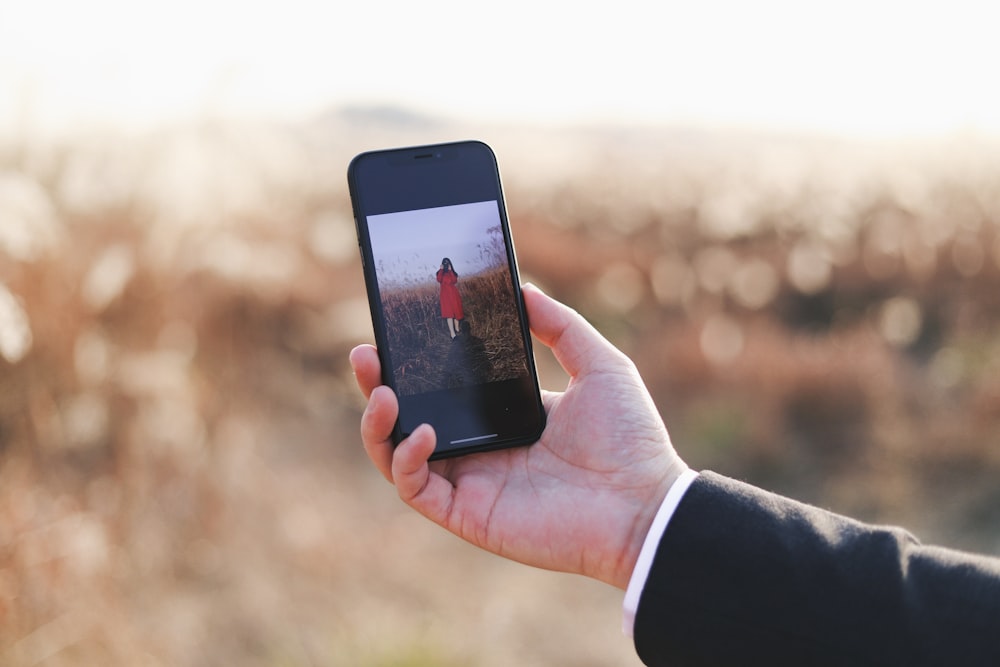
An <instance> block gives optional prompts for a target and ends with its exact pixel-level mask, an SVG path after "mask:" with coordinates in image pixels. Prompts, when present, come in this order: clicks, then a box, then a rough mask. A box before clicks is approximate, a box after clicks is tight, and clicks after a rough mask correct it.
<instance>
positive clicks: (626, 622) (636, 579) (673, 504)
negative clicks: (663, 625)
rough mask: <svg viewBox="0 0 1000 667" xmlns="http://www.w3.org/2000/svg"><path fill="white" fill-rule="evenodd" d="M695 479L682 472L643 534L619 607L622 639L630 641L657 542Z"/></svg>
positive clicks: (693, 474)
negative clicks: (647, 529) (622, 602)
mask: <svg viewBox="0 0 1000 667" xmlns="http://www.w3.org/2000/svg"><path fill="white" fill-rule="evenodd" d="M697 477H698V473H697V472H695V471H694V470H690V469H689V470H685V471H684V473H683V474H682V475H681V476H680V477H678V478H677V479H676V480H675V481H674V483H673V485H672V486H671V487H670V490H668V491H667V496H666V497H665V498H664V499H663V503H662V504H661V505H660V509H659V510H658V511H657V512H656V517H654V518H653V524H652V525H651V526H650V527H649V532H648V533H646V541H645V542H643V543H642V550H641V551H639V559H638V560H637V561H636V562H635V568H634V569H633V570H632V578H631V579H629V582H628V588H627V589H625V602H624V604H623V605H622V611H623V612H624V616H623V618H622V632H624V633H625V636H626V637H631V636H632V632H633V628H634V627H635V614H636V612H637V611H638V609H639V598H640V597H641V596H642V589H643V588H645V586H646V579H647V578H648V577H649V569H650V568H651V567H652V566H653V558H654V557H655V556H656V549H657V547H659V546H660V539H661V538H662V537H663V533H664V531H666V529H667V524H668V523H670V518H671V517H672V516H673V515H674V511H675V510H676V509H677V506H678V505H679V504H680V502H681V498H683V497H684V494H685V493H686V492H687V490H688V487H689V486H691V482H693V481H694V480H695V479H696V478H697Z"/></svg>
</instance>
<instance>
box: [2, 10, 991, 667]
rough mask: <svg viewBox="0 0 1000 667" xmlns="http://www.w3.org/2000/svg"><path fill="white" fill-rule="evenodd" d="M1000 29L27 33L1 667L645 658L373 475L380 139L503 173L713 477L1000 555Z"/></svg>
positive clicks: (613, 597)
mask: <svg viewBox="0 0 1000 667" xmlns="http://www.w3.org/2000/svg"><path fill="white" fill-rule="evenodd" d="M993 11H994V10H993V9H992V8H990V7H989V5H988V3H982V2H969V1H965V0H957V1H955V0H953V1H951V2H948V3H902V2H879V1H876V2H871V1H867V2H855V1H847V2H844V1H841V2H837V3H793V2H784V1H775V0H765V1H764V2H756V3H751V4H747V3H737V2H724V1H721V0H707V1H705V2H699V3H674V2H666V3H658V6H657V7H656V8H653V7H652V6H650V5H649V4H648V3H642V2H637V1H634V0H622V1H619V2H615V3H601V4H596V5H589V6H581V5H578V4H573V5H570V4H569V3H559V2H551V3H545V2H530V3H529V2H523V1H515V0H508V2H505V3H503V4H502V5H497V6H487V5H475V4H470V3H467V2H465V3H460V2H448V1H445V0H438V1H429V2H423V3H403V2H398V3H392V2H390V3H361V2H358V3H354V4H353V5H351V6H349V5H347V4H345V3H323V4H320V3H313V2H307V1H305V0H288V1H286V2H283V3H280V4H278V3H267V2H264V3H236V2H231V1H224V2H209V3H205V2H197V3H196V2H193V1H190V0H185V1H179V2H172V3H136V2H132V3H125V2H121V1H118V0H95V1H93V2H87V3H70V2H67V1H60V0H49V1H46V0H38V1H36V2H33V3H20V4H18V5H16V6H15V5H13V4H12V3H7V5H4V6H3V7H2V8H0V663H2V664H4V665H18V666H20V665H53V666H55V665H82V664H102V665H150V666H159V665H233V664H239V665H262V666H271V665H274V666H283V667H284V666H289V667H291V666H300V665H351V666H361V667H388V666H403V667H423V666H430V665H437V666H444V667H449V666H453V665H475V666H483V667H492V666H500V665H515V664H516V665H522V666H533V665H537V666H551V665H573V666H575V667H580V666H583V667H587V666H593V667H598V666H604V665H638V664H639V661H638V659H637V658H636V657H635V656H634V652H633V649H632V647H631V642H630V641H629V640H627V639H626V638H625V637H623V636H622V635H621V632H620V629H619V628H620V604H621V598H622V593H621V592H620V591H617V590H613V589H610V588H609V587H606V586H604V585H602V584H596V583H593V582H590V581H587V580H584V579H582V578H579V577H572V576H567V575H560V574H553V573H549V572H543V571H538V570H533V569H530V568H526V567H523V566H520V565H515V564H511V563H507V562H504V561H502V560H500V559H497V558H494V557H491V556H488V555H486V554H484V553H480V552H478V551H476V550H475V549H474V548H472V547H470V546H468V545H466V544H464V543H462V542H460V541H459V540H457V539H456V538H453V537H451V536H449V535H447V534H444V533H443V531H440V530H439V529H437V528H435V527H434V526H432V525H431V524H429V523H428V522H426V521H425V520H423V519H421V518H420V517H418V516H416V515H414V514H413V513H412V512H410V511H409V510H407V509H406V508H405V507H404V506H403V505H402V503H401V502H400V501H399V500H398V499H397V498H396V495H395V493H394V491H393V489H392V488H391V487H390V486H389V485H388V484H387V483H386V482H385V481H384V480H383V479H382V478H381V477H380V476H379V475H378V474H377V473H376V472H375V471H374V470H373V469H372V467H371V466H370V465H369V464H368V463H367V460H366V459H365V457H364V455H363V452H362V451H361V447H360V441H359V437H358V434H357V432H358V418H359V415H360V411H361V409H362V402H361V400H360V397H359V396H358V395H357V392H356V390H355V388H354V384H353V377H352V375H351V371H350V368H349V366H348V364H347V352H348V350H349V349H350V348H351V347H352V346H354V345H356V344H357V343H360V342H365V341H370V340H371V337H372V335H371V324H370V320H369V314H368V310H367V304H366V301H365V297H364V289H363V284H362V280H361V269H360V263H359V261H358V252H357V246H356V238H355V233H354V227H353V222H352V219H351V211H350V205H349V201H348V196H347V188H346V180H345V172H346V167H347V163H348V161H349V159H350V158H351V157H352V156H353V155H354V154H356V153H357V152H360V151H362V150H367V149H372V148H381V147H386V146H393V145H409V144H419V143H430V142H435V141H445V140H455V139H464V138H478V139H483V140H485V141H487V142H488V143H490V144H491V145H492V146H493V148H494V149H495V151H496V152H497V154H498V157H499V160H500V165H501V169H502V171H503V174H504V180H505V187H506V190H507V198H508V206H509V211H510V215H511V222H512V227H513V233H514V238H515V242H516V245H517V249H518V256H519V262H520V265H521V269H522V273H523V274H524V276H523V277H524V278H525V279H528V280H532V281H535V282H537V283H538V284H540V285H541V286H542V287H543V288H545V289H547V290H548V291H549V292H550V293H552V294H553V295H554V296H556V297H558V298H560V299H562V300H564V301H566V302H568V303H570V304H571V305H573V306H574V307H576V308H577V309H578V310H580V311H581V312H582V313H583V314H584V315H585V316H586V317H588V319H590V320H591V321H592V322H593V323H594V324H595V325H596V326H597V327H598V328H599V329H601V330H602V331H603V332H604V333H605V334H606V335H607V336H608V337H609V338H610V339H611V340H613V341H614V342H615V343H616V344H617V345H619V346H620V347H622V348H623V349H624V350H626V351H627V352H628V353H629V354H630V355H631V356H632V358H633V359H634V360H635V361H636V363H637V365H638V367H639V369H640V371H641V372H642V374H643V376H644V377H645V379H646V381H647V382H648V384H649V387H650V389H651V391H652V393H653V396H654V399H655V400H656V403H657V405H658V406H659V408H660V410H661V411H662V413H663V415H664V417H665V420H666V422H667V425H668V428H669V429H670V431H671V434H672V437H673V439H674V442H675V444H676V446H677V448H678V449H679V450H680V452H681V453H682V455H683V456H684V457H685V458H686V459H687V460H688V461H689V462H690V463H691V464H692V465H693V466H695V467H699V468H711V469H713V470H716V471H718V472H721V473H723V474H727V475H730V476H734V477H738V478H740V479H744V480H747V481H750V482H752V483H756V484H758V485H762V486H764V487H765V488H768V489H771V490H775V491H778V492H781V493H785V494H788V495H791V496H793V497H795V498H798V499H801V500H805V501H808V502H812V503H817V504H820V505H822V506H824V507H828V508H831V509H833V510H836V511H839V512H845V513H848V514H851V515H853V516H856V517H858V518H861V519H865V520H869V521H878V522H892V523H901V524H903V525H905V526H906V527H908V528H909V529H911V530H912V531H913V532H915V533H916V534H917V535H919V536H920V537H921V538H922V539H924V540H925V541H928V542H935V543H943V544H947V545H950V546H955V547H960V548H966V549H973V550H977V551H982V552H986V553H992V554H998V553H1000V486H998V484H997V479H998V474H1000V448H998V444H1000V436H998V427H1000V335H998V334H1000V290H998V287H997V286H998V284H1000V282H998V279H1000V229H998V226H1000V89H998V88H997V86H996V85H995V82H994V77H995V73H994V72H992V71H991V70H992V69H993V65H995V63H996V62H998V61H1000V46H998V42H997V40H996V39H995V35H993V26H995V25H996V18H998V17H996V16H993V15H992V12H993ZM537 356H538V364H539V366H540V369H541V373H542V377H543V384H544V385H545V386H546V387H547V388H551V389H557V388H560V386H564V385H563V384H562V383H564V382H565V377H564V376H563V375H562V374H561V372H560V371H559V369H558V367H557V366H556V364H555V363H554V361H553V360H552V358H551V356H550V355H549V353H548V352H547V350H537Z"/></svg>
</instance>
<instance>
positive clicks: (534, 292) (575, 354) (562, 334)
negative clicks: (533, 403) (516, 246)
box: [521, 283, 627, 377]
mask: <svg viewBox="0 0 1000 667" xmlns="http://www.w3.org/2000/svg"><path fill="white" fill-rule="evenodd" d="M521 291H522V293H523V294H524V305H525V307H526V308H527V310H528V323H529V324H530V326H531V333H533V334H534V335H535V338H537V339H538V340H539V341H541V342H542V344H544V345H545V346H546V347H549V348H551V349H552V353H553V354H554V355H555V357H556V359H557V360H558V361H559V364H560V365H561V366H562V367H563V369H564V370H565V371H566V372H567V373H569V375H570V377H576V376H578V375H586V374H587V373H589V372H592V371H596V370H602V369H609V368H611V367H613V366H614V367H620V365H621V363H622V361H627V360H626V359H625V355H624V354H623V353H622V352H620V351H619V350H618V348H616V347H615V346H614V345H612V344H611V343H610V342H608V340H607V339H606V338H605V337H604V336H602V335H601V334H600V332H598V331H597V329H595V328H594V327H593V326H591V324H590V323H589V322H588V321H587V320H586V319H584V317H583V316H582V315H580V313H578V312H576V311H575V310H573V309H572V308H570V307H569V306H567V305H565V304H563V303H560V302H559V301H556V300H555V299H553V298H552V297H550V296H548V295H547V294H545V293H544V292H542V290H540V289H539V288H538V287H536V286H535V285H533V284H531V283H525V284H524V285H523V286H522V290H521Z"/></svg>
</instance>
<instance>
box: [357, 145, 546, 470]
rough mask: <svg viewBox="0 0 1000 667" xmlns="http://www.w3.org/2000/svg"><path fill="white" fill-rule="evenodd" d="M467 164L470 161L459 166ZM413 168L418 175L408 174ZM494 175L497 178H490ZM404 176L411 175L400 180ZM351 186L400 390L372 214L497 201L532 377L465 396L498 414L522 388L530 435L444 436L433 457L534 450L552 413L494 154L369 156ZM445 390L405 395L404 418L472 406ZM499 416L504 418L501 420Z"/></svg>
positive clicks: (399, 431)
mask: <svg viewBox="0 0 1000 667" xmlns="http://www.w3.org/2000/svg"><path fill="white" fill-rule="evenodd" d="M473 158H475V160H482V161H483V163H482V164H475V160H473ZM461 160H464V162H456V161H461ZM470 160H473V164H474V165H475V168H474V169H473V168H472V166H469V167H468V168H466V169H463V168H462V166H463V165H466V164H468V163H469V161H470ZM408 169H414V170H415V171H413V172H407V171H406V170H408ZM432 169H439V170H440V171H441V172H442V173H444V174H447V179H443V178H440V177H439V178H432V176H431V174H430V170H432ZM366 170H367V171H372V170H374V173H370V174H366ZM416 170H421V171H419V172H418V171H416ZM483 170H486V171H483ZM487 172H488V174H489V177H488V178H483V177H484V175H485V174H486V173H487ZM390 173H391V174H395V177H390V176H387V174H390ZM403 174H406V175H408V176H411V177H410V178H398V177H399V176H400V175H403ZM417 174H419V176H417ZM445 180H447V182H445ZM376 183H377V184H376ZM348 184H349V190H350V194H351V202H352V209H353V214H354V220H355V226H356V231H357V236H358V244H359V247H360V251H361V259H362V266H363V270H364V275H365V286H366V291H367V295H368V303H369V308H370V311H371V317H372V324H373V328H374V333H375V339H376V346H377V348H378V350H379V357H380V361H381V362H382V382H383V383H384V384H386V385H388V386H389V387H392V388H393V389H394V390H395V389H396V386H395V378H393V376H392V368H393V365H392V360H391V350H389V346H388V343H387V340H388V337H387V333H386V330H385V322H384V318H383V314H382V309H383V306H382V299H381V295H380V292H379V287H378V277H377V275H376V271H375V260H374V255H373V249H372V246H371V240H370V236H369V233H368V216H371V215H378V214H383V213H395V212H401V211H413V210H419V209H431V208H436V207H439V206H451V205H456V204H465V203H474V202H478V201H486V200H495V201H496V203H497V207H498V209H499V211H498V212H499V216H500V222H501V229H502V232H503V241H504V248H505V251H506V255H507V265H508V268H509V271H510V279H511V281H512V285H511V286H512V291H513V297H514V302H515V308H516V311H517V317H518V321H519V331H520V336H521V340H522V341H523V346H524V351H525V356H526V359H525V363H526V366H527V369H528V376H527V377H526V378H523V379H519V380H517V381H508V382H511V383H513V384H511V385H510V386H506V387H505V386H501V385H503V383H490V384H488V385H480V386H479V388H470V389H468V390H465V391H464V392H463V393H465V394H468V396H467V397H466V398H467V399H468V401H472V402H474V401H479V402H480V405H479V407H480V409H482V410H490V409H492V406H489V407H487V406H486V404H487V403H489V402H491V401H492V398H491V392H493V395H492V396H493V397H495V396H504V397H508V396H511V395H514V392H515V391H517V392H520V393H517V394H516V395H517V396H518V397H530V398H528V400H527V401H519V403H518V407H519V408H521V407H523V408H525V409H530V410H531V411H532V413H531V414H530V415H528V416H527V418H526V419H525V420H524V423H525V428H524V429H523V432H520V431H521V429H519V430H518V432H517V433H514V434H511V435H508V434H503V435H499V434H500V431H498V435H497V438H496V439H493V440H488V441H483V442H474V443H472V444H469V445H466V446H463V445H457V446H456V445H449V446H442V442H441V439H440V438H439V442H438V447H437V448H436V449H435V452H434V454H433V455H432V457H431V458H432V459H437V458H444V457H450V456H459V455H463V454H468V453H472V452H477V451H488V450H494V449H500V448H506V447H514V446H519V445H526V444H530V443H533V442H535V441H537V440H538V438H539V437H541V434H542V431H543V430H544V428H545V410H544V406H543V404H542V401H541V394H540V390H539V383H538V374H537V370H536V368H535V364H534V354H533V350H532V345H531V335H530V331H529V328H528V320H527V313H526V311H525V307H524V300H523V296H522V294H521V290H520V277H519V273H518V269H517V257H516V253H515V251H514V244H513V238H512V234H511V230H510V224H509V219H508V216H507V204H506V201H505V197H504V192H503V187H502V183H501V178H500V169H499V165H498V163H497V160H496V155H495V153H494V152H493V150H492V149H491V148H490V147H489V146H488V145H487V144H485V143H484V142H482V141H477V140H469V141H457V142H449V143H443V144H428V145H420V146H408V147H401V148H389V149H380V150H374V151H366V152H364V153H361V154H359V155H357V156H356V157H355V158H354V159H353V160H351V163H350V165H349V167H348ZM442 392H444V393H442V395H441V396H434V394H435V393H437V392H430V393H427V394H422V395H420V394H418V395H417V397H401V401H400V403H401V405H400V410H401V413H402V412H403V411H409V410H423V411H424V414H425V415H427V414H430V415H433V414H434V412H433V410H432V407H433V406H432V405H431V404H432V403H434V402H435V401H438V400H441V401H445V403H447V402H448V401H451V402H452V403H451V405H453V406H464V403H463V400H465V399H464V398H463V397H462V396H459V395H458V394H456V393H454V392H452V391H451V390H442ZM504 392H508V393H504ZM420 397H423V398H420ZM424 399H426V401H427V405H422V404H421V403H420V401H421V400H424ZM501 402H502V401H501ZM497 409H499V408H497ZM508 412H509V410H508ZM491 416H492V417H494V418H497V419H502V417H500V416H499V415H491ZM402 417H403V415H402V414H401V418H400V419H397V421H396V424H395V426H394V429H393V434H392V440H393V442H394V443H395V444H398V443H399V442H400V441H401V440H402V439H403V438H404V437H406V436H407V435H408V434H409V432H410V430H408V429H404V427H403V423H402V422H403V418H402Z"/></svg>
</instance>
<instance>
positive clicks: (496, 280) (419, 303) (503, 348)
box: [381, 267, 528, 396]
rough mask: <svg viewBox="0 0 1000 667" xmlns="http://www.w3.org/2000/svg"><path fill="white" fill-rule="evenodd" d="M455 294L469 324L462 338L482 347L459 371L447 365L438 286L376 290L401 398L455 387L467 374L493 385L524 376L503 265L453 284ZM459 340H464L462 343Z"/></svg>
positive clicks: (448, 345) (448, 340) (507, 275)
mask: <svg viewBox="0 0 1000 667" xmlns="http://www.w3.org/2000/svg"><path fill="white" fill-rule="evenodd" d="M458 289H459V292H460V294H461V295H462V302H463V304H464V308H465V321H466V322H468V323H469V326H470V333H469V334H466V337H467V338H471V339H473V340H476V341H477V342H479V343H480V344H481V345H482V348H483V353H482V354H481V355H476V357H482V358H481V359H478V358H470V359H467V360H465V361H464V362H463V365H465V366H469V368H468V369H466V370H465V371H464V372H463V371H461V370H459V369H456V368H454V366H455V364H453V363H449V361H450V360H451V359H452V357H453V356H454V355H452V357H450V356H449V354H451V350H452V349H453V348H454V347H455V345H453V344H452V339H451V336H450V335H449V334H448V330H447V325H446V324H445V322H444V320H443V319H442V318H441V308H440V301H439V296H438V292H439V289H438V285H437V284H436V283H426V284H418V285H410V286H407V287H405V288H394V289H388V290H382V293H381V299H382V307H383V310H384V312H385V320H386V324H385V326H386V332H387V335H388V337H389V349H391V350H392V351H393V355H394V356H393V364H394V366H395V368H393V376H394V377H396V378H397V382H398V384H397V388H398V391H399V393H400V394H401V395H404V396H405V395H409V394H415V393H419V392H423V391H437V390H440V389H444V388H446V387H449V386H460V384H462V380H463V379H465V378H464V376H466V375H468V376H469V378H468V379H469V380H470V383H471V381H472V379H475V380H476V381H477V382H475V383H477V384H478V383H481V382H497V381H500V380H510V379H513V378H517V377H522V376H524V375H526V374H527V372H528V371H527V368H525V364H524V346H523V345H522V342H521V338H520V336H521V333H520V329H519V327H518V323H517V306H516V304H515V302H514V294H513V287H512V285H511V283H510V272H508V271H507V270H506V267H502V268H500V269H492V270H488V271H483V272H480V273H478V274H475V275H472V276H463V277H462V278H461V279H460V280H459V286H458ZM462 340H463V341H464V340H465V338H463V339H462Z"/></svg>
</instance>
